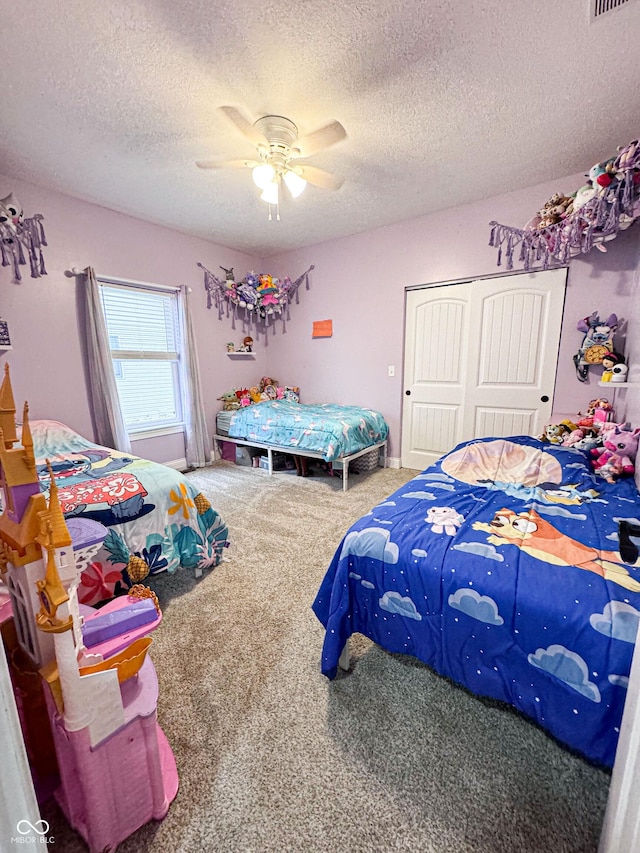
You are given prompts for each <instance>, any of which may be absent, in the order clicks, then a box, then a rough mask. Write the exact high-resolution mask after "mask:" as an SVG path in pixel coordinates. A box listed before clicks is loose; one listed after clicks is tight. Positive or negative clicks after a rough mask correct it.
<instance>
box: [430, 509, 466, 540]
mask: <svg viewBox="0 0 640 853" xmlns="http://www.w3.org/2000/svg"><path fill="white" fill-rule="evenodd" d="M425 521H426V522H427V523H428V524H430V525H431V530H432V532H433V533H446V534H447V535H448V536H455V535H456V533H457V532H458V527H460V525H461V524H462V522H463V521H464V516H463V515H460V513H459V512H458V510H457V509H454V508H453V507H452V506H432V507H430V508H429V510H428V511H427V517H426V518H425Z"/></svg>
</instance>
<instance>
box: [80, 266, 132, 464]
mask: <svg viewBox="0 0 640 853" xmlns="http://www.w3.org/2000/svg"><path fill="white" fill-rule="evenodd" d="M84 281H85V288H84V300H83V303H84V328H85V339H86V345H87V364H88V370H89V403H90V405H91V412H92V415H93V423H94V428H95V432H96V441H97V442H98V444H103V445H105V447H113V448H115V449H116V450H121V451H123V452H124V453H131V442H130V441H129V434H128V433H127V430H126V427H125V425H124V419H123V417H122V410H121V409H120V400H119V398H118V389H117V387H116V378H115V376H114V373H113V361H112V359H111V349H110V347H109V338H108V335H107V327H106V324H105V321H104V314H103V313H102V304H101V301H100V287H99V285H98V282H97V280H96V274H95V271H94V269H93V267H87V268H86V269H85V271H84Z"/></svg>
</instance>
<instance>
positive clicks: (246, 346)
mask: <svg viewBox="0 0 640 853" xmlns="http://www.w3.org/2000/svg"><path fill="white" fill-rule="evenodd" d="M238 352H253V338H252V337H251V336H250V335H247V336H246V337H245V339H244V340H243V341H242V346H241V347H240V349H239V350H238Z"/></svg>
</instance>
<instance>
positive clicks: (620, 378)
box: [611, 364, 629, 382]
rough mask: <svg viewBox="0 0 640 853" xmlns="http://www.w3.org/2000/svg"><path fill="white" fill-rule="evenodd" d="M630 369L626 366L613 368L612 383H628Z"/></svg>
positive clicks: (619, 365) (618, 365)
mask: <svg viewBox="0 0 640 853" xmlns="http://www.w3.org/2000/svg"><path fill="white" fill-rule="evenodd" d="M628 373H629V367H628V365H626V364H614V366H613V367H612V368H611V382H626V381H627V374H628Z"/></svg>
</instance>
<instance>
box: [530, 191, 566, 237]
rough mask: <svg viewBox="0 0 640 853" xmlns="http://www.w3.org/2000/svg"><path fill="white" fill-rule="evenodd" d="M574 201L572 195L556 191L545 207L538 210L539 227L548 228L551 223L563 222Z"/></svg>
mask: <svg viewBox="0 0 640 853" xmlns="http://www.w3.org/2000/svg"><path fill="white" fill-rule="evenodd" d="M572 202H573V199H572V198H571V196H567V195H564V193H554V194H553V195H552V196H551V198H550V199H549V201H547V202H545V204H544V207H543V208H542V209H541V210H539V211H538V216H539V217H540V220H539V222H538V225H537V227H538V228H548V227H549V226H550V225H556V224H557V223H558V222H561V221H562V219H564V217H565V216H566V212H567V209H568V208H569V206H570V205H571V204H572ZM527 224H529V223H527Z"/></svg>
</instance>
